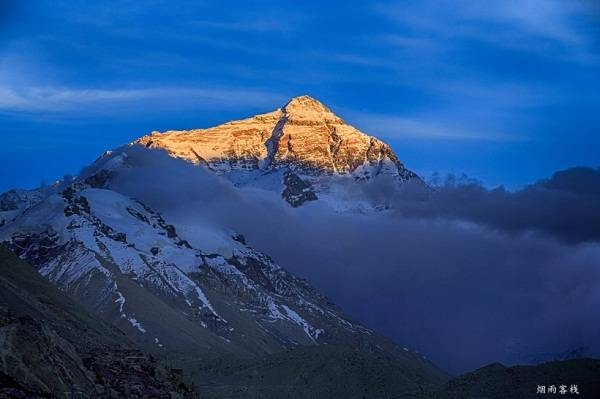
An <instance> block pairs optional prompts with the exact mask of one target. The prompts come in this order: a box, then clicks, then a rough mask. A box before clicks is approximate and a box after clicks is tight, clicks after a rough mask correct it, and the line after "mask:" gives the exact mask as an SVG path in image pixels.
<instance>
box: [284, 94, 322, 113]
mask: <svg viewBox="0 0 600 399" xmlns="http://www.w3.org/2000/svg"><path fill="white" fill-rule="evenodd" d="M282 110H283V111H284V112H286V113H294V112H318V113H331V110H330V109H329V108H327V107H326V106H325V105H324V104H323V103H322V102H320V101H319V100H317V99H315V98H313V97H311V96H309V95H302V96H298V97H293V98H292V99H290V100H289V101H288V102H287V103H286V104H285V105H284V106H283V108H282Z"/></svg>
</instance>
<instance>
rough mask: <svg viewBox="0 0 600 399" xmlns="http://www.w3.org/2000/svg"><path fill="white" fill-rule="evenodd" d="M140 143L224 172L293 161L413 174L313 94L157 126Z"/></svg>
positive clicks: (340, 169) (311, 167) (315, 167)
mask: <svg viewBox="0 0 600 399" xmlns="http://www.w3.org/2000/svg"><path fill="white" fill-rule="evenodd" d="M136 143H139V144H142V145H144V146H146V147H149V148H163V149H165V150H166V151H167V152H168V153H169V154H171V155H173V156H175V157H178V158H182V159H185V160H187V161H190V162H194V163H200V164H206V165H208V166H209V167H210V168H211V169H213V170H215V171H219V172H225V171H230V170H231V169H246V170H248V169H250V170H251V169H261V170H269V169H272V168H281V167H290V168H292V169H301V170H302V171H304V172H313V173H330V174H331V173H337V174H349V173H354V172H357V173H358V175H359V176H360V173H362V172H364V171H361V170H359V168H361V167H362V168H372V169H373V170H372V172H373V173H374V175H376V174H378V173H390V174H394V175H397V176H399V177H401V178H404V179H407V178H411V177H414V174H413V173H412V172H410V171H408V170H407V169H406V168H405V167H404V166H403V164H402V162H400V160H399V159H398V157H397V156H396V154H394V152H393V151H392V149H391V148H390V147H389V146H388V145H387V144H385V143H383V142H382V141H380V140H378V139H376V138H375V137H371V136H368V135H366V134H364V133H362V132H360V131H359V130H357V129H356V128H354V127H352V126H350V125H348V124H347V123H345V122H344V121H343V120H342V119H341V118H339V117H338V116H336V115H335V114H334V113H333V112H331V110H330V109H329V108H327V107H326V106H325V105H323V104H321V103H320V102H319V101H317V100H315V99H314V98H312V97H309V96H300V97H295V98H293V99H291V100H290V101H289V102H288V103H287V104H286V105H285V106H283V107H282V108H280V109H277V110H275V111H273V112H269V113H267V114H262V115H257V116H253V117H251V118H248V119H243V120H239V121H233V122H228V123H225V124H223V125H219V126H216V127H213V128H209V129H197V130H188V131H168V132H165V133H163V134H161V133H156V132H155V133H152V134H151V135H149V136H144V137H142V138H140V139H139V140H137V141H136Z"/></svg>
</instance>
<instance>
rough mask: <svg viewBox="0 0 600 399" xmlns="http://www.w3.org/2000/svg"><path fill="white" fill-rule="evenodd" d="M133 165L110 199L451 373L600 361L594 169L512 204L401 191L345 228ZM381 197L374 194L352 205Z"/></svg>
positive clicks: (379, 188)
mask: <svg viewBox="0 0 600 399" xmlns="http://www.w3.org/2000/svg"><path fill="white" fill-rule="evenodd" d="M129 152H130V157H129V160H128V164H129V165H130V166H129V167H127V168H124V169H123V170H122V171H120V172H119V176H117V178H116V179H115V180H114V181H113V183H112V184H113V188H114V189H116V190H118V191H121V192H124V193H125V194H127V195H130V196H132V197H135V198H138V199H140V200H141V201H143V202H145V203H147V204H148V205H150V206H152V207H154V208H156V209H158V210H159V211H161V212H162V213H163V214H164V216H165V217H166V218H167V219H168V220H169V221H170V222H172V223H175V224H176V225H177V226H178V229H180V230H182V231H184V232H185V233H184V234H187V236H186V238H187V239H189V240H190V241H191V242H194V244H195V245H197V246H198V247H199V248H206V247H207V246H208V247H211V246H213V245H214V244H213V243H212V242H209V241H210V240H211V239H212V238H207V237H208V236H207V235H206V234H205V231H206V230H211V231H230V230H235V231H239V232H241V233H243V234H244V235H245V236H246V239H247V240H248V242H249V243H250V245H252V246H254V247H256V248H258V249H260V250H262V251H264V252H266V253H268V254H269V255H271V256H272V257H273V258H274V259H275V260H276V261H277V262H278V263H279V264H281V265H282V266H283V267H285V268H287V269H288V270H290V271H292V272H294V273H296V274H298V275H300V276H303V277H306V278H307V279H309V281H311V283H312V284H313V285H315V286H316V287H317V288H319V289H320V290H322V291H323V292H324V293H325V294H326V295H328V296H329V297H330V298H331V299H332V300H333V301H334V302H336V303H337V304H339V305H341V306H342V307H343V309H344V310H346V311H347V312H348V313H349V314H350V315H351V316H352V317H353V318H355V319H357V320H359V321H361V322H363V323H365V324H366V325H368V326H370V327H372V328H375V329H376V330H377V331H379V332H382V333H384V334H385V335H387V336H388V337H390V338H391V339H393V340H395V341H396V342H398V343H399V344H400V345H403V346H407V347H410V348H412V349H416V350H418V351H420V352H421V353H423V354H425V355H426V356H428V357H429V358H430V359H432V360H433V361H434V362H435V363H437V364H438V365H440V366H441V367H443V368H444V369H446V370H448V371H450V372H454V373H457V372H462V371H467V370H472V369H474V368H476V367H480V366H483V365H485V364H488V363H492V362H503V363H505V364H514V363H535V362H540V361H545V360H549V359H552V358H557V357H564V356H571V355H573V354H582V353H583V354H586V355H594V354H595V355H596V356H597V355H600V340H599V339H598V337H600V322H599V321H598V318H597V317H595V313H596V311H597V309H598V308H599V307H600V269H599V268H598V267H597V266H598V264H600V245H599V244H598V240H599V239H600V234H599V231H598V223H595V221H596V220H597V218H598V214H600V212H598V205H597V203H598V202H594V198H595V199H597V198H598V195H599V194H600V184H599V180H598V179H599V177H600V172H599V171H598V170H597V169H589V168H577V169H573V170H568V171H564V172H559V173H556V174H555V175H554V176H553V177H551V178H550V179H548V180H545V181H541V182H539V183H536V184H534V185H532V186H530V187H527V188H525V189H523V190H521V191H518V192H508V191H506V190H502V189H497V190H486V189H484V188H482V187H481V186H478V185H477V184H475V183H473V182H466V183H465V182H462V183H460V182H456V181H454V180H452V179H450V180H449V181H447V182H445V183H444V185H442V186H440V187H438V188H437V189H436V191H431V190H423V188H422V187H421V188H415V187H407V186H404V188H403V189H402V190H401V191H397V192H395V193H394V196H392V197H390V198H393V201H394V203H393V204H390V205H393V206H394V207H397V209H396V210H391V211H386V212H382V213H378V214H370V215H356V214H353V215H348V214H336V213H333V212H331V211H330V210H328V209H326V208H324V207H322V206H320V205H318V204H315V206H308V207H304V208H299V209H291V208H290V207H288V206H286V205H285V203H284V202H283V201H281V200H280V198H278V196H277V195H276V194H272V193H265V192H263V191H261V190H252V189H239V188H236V187H234V186H233V185H232V184H230V183H229V182H227V181H224V180H222V179H221V178H219V177H218V176H215V175H213V174H211V173H209V172H206V171H204V170H203V169H202V168H198V167H193V166H190V165H188V164H185V163H183V162H180V161H177V160H173V159H170V158H168V157H167V156H166V155H164V154H161V153H155V152H154V151H146V150H138V149H130V150H129ZM149 154H152V156H149ZM389 190H390V186H389V185H388V182H377V183H373V184H370V185H366V186H364V190H360V191H356V192H355V193H354V195H364V194H365V193H369V195H371V196H372V198H373V199H375V200H380V199H381V198H383V196H388V195H389V194H390V193H389ZM595 218H596V219H595ZM199 225H201V226H203V227H202V228H201V229H199V228H198V227H197V226H199Z"/></svg>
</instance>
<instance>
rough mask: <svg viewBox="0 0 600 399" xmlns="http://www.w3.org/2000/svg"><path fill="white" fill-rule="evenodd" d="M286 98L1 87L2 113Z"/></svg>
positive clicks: (215, 91) (227, 92)
mask: <svg viewBox="0 0 600 399" xmlns="http://www.w3.org/2000/svg"><path fill="white" fill-rule="evenodd" d="M284 99H285V97H283V96H281V95H278V94H275V93H272V92H268V91H263V90H258V89H246V88H229V87H223V88H219V87H213V88H187V87H159V88H136V89H112V88H110V89H103V88H70V87H64V86H58V87H56V86H25V87H10V86H0V110H3V111H29V112H62V111H73V110H83V111H92V112H93V111H94V108H95V107H97V108H100V107H101V106H107V105H110V106H127V105H128V106H141V105H144V104H147V103H149V102H157V101H158V102H161V103H163V105H164V106H169V105H175V106H183V107H203V108H214V107H218V108H224V109H231V108H239V107H248V106H272V105H273V104H279V103H282V101H284Z"/></svg>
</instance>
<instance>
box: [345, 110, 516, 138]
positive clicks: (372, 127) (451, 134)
mask: <svg viewBox="0 0 600 399" xmlns="http://www.w3.org/2000/svg"><path fill="white" fill-rule="evenodd" d="M349 115H350V116H351V119H352V120H351V122H352V123H353V124H355V125H356V126H357V127H358V128H359V129H361V130H363V131H365V132H368V133H369V134H373V135H376V136H377V137H380V138H382V139H429V140H475V141H523V140H526V139H527V138H526V137H524V136H522V135H518V134H511V133H504V132H497V131H482V130H477V131H473V130H469V129H465V128H463V127H461V126H456V125H453V124H452V123H451V122H447V123H446V124H444V125H442V124H441V123H440V122H437V123H436V122H432V121H431V120H432V119H434V118H428V119H427V120H426V119H422V118H412V117H403V116H397V115H386V114H377V113H364V112H350V113H349Z"/></svg>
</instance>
